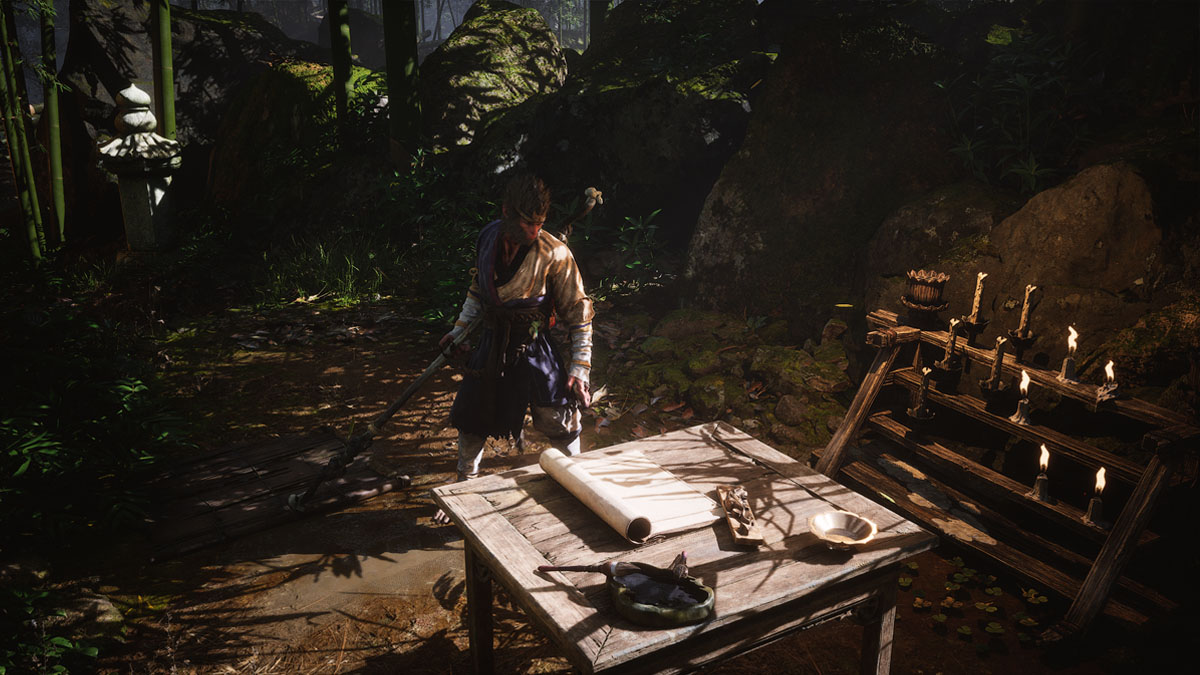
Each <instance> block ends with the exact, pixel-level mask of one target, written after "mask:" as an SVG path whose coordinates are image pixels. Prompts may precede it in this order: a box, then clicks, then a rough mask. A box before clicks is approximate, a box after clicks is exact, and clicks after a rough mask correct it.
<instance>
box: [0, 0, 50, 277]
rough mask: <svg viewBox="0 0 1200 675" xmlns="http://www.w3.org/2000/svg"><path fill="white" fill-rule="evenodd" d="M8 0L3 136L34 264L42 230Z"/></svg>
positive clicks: (1, 13) (3, 2)
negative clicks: (6, 142) (4, 136)
mask: <svg viewBox="0 0 1200 675" xmlns="http://www.w3.org/2000/svg"><path fill="white" fill-rule="evenodd" d="M12 11H13V7H12V0H0V62H2V63H0V66H2V70H3V73H0V82H2V83H3V84H2V85H0V86H2V87H3V88H4V91H3V92H0V93H2V94H3V99H4V107H5V121H6V124H5V133H6V134H7V137H8V148H9V156H10V158H11V160H12V166H13V178H14V180H15V181H16V183H17V186H18V188H17V189H18V194H19V197H20V202H21V210H22V211H23V212H24V215H25V230H26V233H27V234H28V236H29V249H30V253H31V254H32V255H33V259H34V260H35V261H41V260H42V252H43V251H45V250H46V235H45V233H44V232H43V230H42V214H41V208H40V206H39V204H38V198H37V182H36V181H35V180H34V177H33V162H32V160H31V159H30V155H29V138H28V136H27V135H26V127H25V111H24V108H23V106H22V99H21V96H20V93H19V90H18V86H17V77H18V75H20V74H21V71H20V70H19V69H18V68H17V66H18V64H17V62H16V56H17V55H19V54H20V51H19V49H20V48H19V47H18V46H16V45H14V44H13V41H15V39H16V31H15V30H13V26H15V22H14V21H13V14H12Z"/></svg>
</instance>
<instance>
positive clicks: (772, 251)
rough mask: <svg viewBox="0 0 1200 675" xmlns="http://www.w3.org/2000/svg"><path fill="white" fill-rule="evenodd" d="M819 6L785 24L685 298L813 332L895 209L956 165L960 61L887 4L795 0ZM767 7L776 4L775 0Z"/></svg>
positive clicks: (714, 196)
mask: <svg viewBox="0 0 1200 675" xmlns="http://www.w3.org/2000/svg"><path fill="white" fill-rule="evenodd" d="M787 4H796V5H804V6H805V7H806V8H812V10H813V13H814V14H822V15H821V16H811V17H808V18H806V20H804V21H800V22H797V24H796V25H795V26H794V27H793V29H792V30H790V31H787V32H786V38H785V39H786V42H785V43H784V44H783V45H782V48H781V49H780V52H779V54H780V56H779V59H778V60H777V62H776V63H775V64H774V65H773V66H772V70H771V72H770V73H769V74H768V76H767V77H766V78H765V79H764V80H763V83H762V85H761V87H762V91H761V94H759V96H760V98H759V99H758V100H757V101H756V103H755V114H754V116H753V117H752V118H751V120H750V124H749V127H748V129H747V131H746V139H745V141H744V142H743V144H742V146H741V148H740V149H739V150H738V152H737V153H736V154H735V155H734V156H733V157H732V158H731V159H730V161H729V162H728V163H727V164H726V165H725V167H724V169H723V170H722V173H721V175H720V177H719V178H718V180H717V181H716V183H715V184H714V185H713V188H712V190H711V192H710V193H709V194H708V197H707V199H706V200H705V205H704V210H703V212H702V213H701V214H700V217H699V219H698V220H697V222H696V226H695V232H694V234H693V236H692V238H691V240H690V242H691V244H690V248H689V251H688V262H687V267H686V270H685V274H684V281H685V284H686V286H687V289H686V295H685V297H686V299H687V300H689V301H691V302H693V303H694V304H695V305H696V306H698V307H703V308H710V309H721V310H725V311H731V312H736V313H740V312H741V311H742V310H745V311H746V312H747V313H748V314H769V313H771V312H776V311H780V310H782V311H784V312H787V314H788V316H789V319H790V320H791V321H793V322H795V323H797V325H795V326H793V331H794V333H795V334H799V335H805V334H809V335H811V334H815V333H816V332H817V331H818V330H819V329H820V327H821V324H820V323H816V322H817V321H824V320H825V318H826V316H827V314H826V312H827V310H828V308H830V307H832V306H833V305H834V304H836V303H844V302H847V299H848V298H850V297H851V295H850V293H851V291H852V289H853V286H854V283H853V282H854V271H855V266H854V265H852V264H847V261H850V260H854V259H856V258H857V257H858V256H859V254H860V251H861V249H862V247H863V246H864V245H865V244H866V243H867V242H868V241H869V239H870V237H871V235H872V233H873V232H874V231H875V228H877V227H878V225H879V223H880V222H881V221H882V220H883V219H884V218H885V217H887V215H888V213H890V212H891V211H892V210H893V209H894V208H895V207H896V206H898V205H899V204H902V203H904V202H905V201H906V200H908V199H910V198H912V197H913V196H915V195H917V194H920V193H921V192H923V191H925V190H928V189H930V188H932V187H934V186H936V185H940V184H942V183H944V182H946V181H947V180H948V179H949V178H950V177H951V176H952V175H953V172H954V160H953V156H952V155H950V153H949V152H948V149H949V147H950V145H951V143H950V139H949V138H948V137H946V135H945V134H943V133H942V132H941V129H942V128H943V127H944V118H945V99H944V96H943V95H942V94H941V93H940V92H939V91H938V90H937V88H936V87H935V86H934V84H933V83H934V82H935V81H937V80H938V79H940V78H943V77H945V76H947V75H948V74H949V73H950V72H951V71H952V68H953V66H954V62H953V59H951V58H948V57H946V56H945V55H944V53H942V52H941V51H940V50H939V49H938V48H936V47H935V46H933V45H932V44H930V43H929V41H928V38H927V37H925V36H924V35H923V34H922V33H921V31H920V30H919V28H918V27H916V26H913V25H906V24H905V23H904V22H903V21H902V20H900V19H898V18H897V17H895V16H890V15H889V11H890V10H889V9H888V8H886V7H883V6H882V5H881V4H879V3H860V4H859V7H861V8H862V11H861V12H858V13H849V12H843V11H841V8H842V5H841V4H840V3H787ZM764 7H765V5H764Z"/></svg>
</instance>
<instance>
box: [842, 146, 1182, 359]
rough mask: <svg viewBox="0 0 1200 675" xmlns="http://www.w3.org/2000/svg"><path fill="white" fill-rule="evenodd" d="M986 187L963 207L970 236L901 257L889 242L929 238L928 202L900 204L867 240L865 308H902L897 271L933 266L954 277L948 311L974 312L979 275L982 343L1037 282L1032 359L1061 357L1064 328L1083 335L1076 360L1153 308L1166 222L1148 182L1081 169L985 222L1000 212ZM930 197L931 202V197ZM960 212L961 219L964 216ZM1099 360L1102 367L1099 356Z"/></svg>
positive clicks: (1113, 171)
mask: <svg viewBox="0 0 1200 675" xmlns="http://www.w3.org/2000/svg"><path fill="white" fill-rule="evenodd" d="M987 194H988V193H986V192H985V191H976V192H975V197H974V198H973V199H972V200H971V201H970V202H969V203H970V204H971V206H970V207H969V208H967V207H965V206H964V207H963V208H962V213H963V214H966V212H968V211H970V212H972V213H974V214H976V216H975V217H974V218H967V220H966V221H965V222H967V223H973V225H971V226H970V227H969V228H965V229H966V231H968V232H969V234H968V235H967V236H966V237H965V239H964V240H963V241H962V242H957V243H956V242H955V241H950V240H947V239H946V237H945V236H944V235H943V236H942V237H941V238H934V241H935V242H936V241H942V242H944V243H945V244H947V245H944V246H940V247H939V246H933V245H931V246H929V247H928V248H927V249H926V250H924V251H920V250H918V249H913V250H911V251H909V252H908V253H907V257H904V256H901V255H897V251H903V250H904V249H903V248H901V247H892V246H890V245H889V242H891V241H892V240H894V239H899V238H904V236H905V233H911V234H912V236H913V237H916V238H918V239H919V238H921V237H923V236H926V235H925V234H923V233H925V232H927V228H928V227H929V218H928V215H927V214H928V213H930V212H931V211H936V209H935V208H934V206H935V205H934V204H930V203H929V202H930V200H926V201H925V202H924V203H921V202H918V203H917V204H916V205H911V206H906V207H904V208H901V209H899V210H898V211H897V212H896V213H895V214H894V215H893V217H892V218H890V219H889V220H888V226H887V227H886V228H883V229H881V230H880V232H879V233H878V234H877V236H876V241H873V242H872V243H871V246H870V247H869V250H870V251H872V255H871V257H870V258H868V261H867V265H866V266H865V267H866V269H868V270H872V271H873V275H872V276H871V277H870V278H869V279H868V281H867V286H868V293H867V296H866V299H865V301H866V305H867V307H868V308H871V309H874V308H875V307H884V308H888V309H894V310H897V311H900V312H903V311H904V310H903V308H902V307H900V306H899V302H898V298H899V297H900V295H901V294H902V293H903V292H904V277H903V272H904V271H906V270H907V269H911V268H915V267H927V268H933V269H936V270H937V271H940V272H945V273H947V274H949V275H950V281H948V282H947V284H946V289H945V293H944V296H943V297H944V298H945V299H946V300H947V301H949V303H950V308H949V310H948V311H947V312H946V313H945V315H946V318H948V317H950V316H961V315H964V314H967V313H968V312H969V311H970V307H971V301H972V298H973V296H974V291H975V282H976V274H977V273H978V272H984V273H986V274H987V275H988V277H987V278H986V280H985V282H984V294H983V302H982V311H981V314H982V316H983V317H984V318H987V319H990V324H989V325H988V327H987V329H986V331H985V332H984V333H983V334H982V336H981V338H980V342H981V344H982V345H984V346H991V345H992V344H994V339H995V337H996V336H997V335H1001V334H1004V333H1006V332H1007V331H1008V330H1009V329H1013V328H1016V327H1017V323H1018V320H1019V316H1020V314H1021V307H1022V302H1023V299H1024V294H1025V287H1026V285H1028V284H1033V285H1036V286H1037V287H1038V291H1037V292H1035V295H1034V296H1033V297H1034V299H1035V302H1037V303H1038V305H1037V306H1036V307H1035V308H1034V309H1033V312H1032V315H1031V316H1032V319H1031V328H1032V330H1033V331H1034V332H1035V333H1036V334H1037V335H1038V336H1040V337H1039V339H1038V341H1037V342H1036V343H1035V344H1034V347H1033V349H1034V352H1032V356H1033V360H1034V361H1035V362H1039V363H1042V364H1053V363H1057V362H1058V360H1060V359H1061V358H1062V356H1063V355H1064V354H1065V351H1066V338H1067V326H1069V325H1070V326H1074V327H1075V328H1076V330H1078V331H1079V333H1080V335H1081V337H1080V341H1079V351H1080V357H1081V358H1082V357H1084V356H1085V355H1087V354H1090V353H1092V352H1094V351H1095V349H1096V347H1097V345H1098V344H1099V343H1100V342H1102V341H1104V340H1106V339H1107V338H1109V337H1111V336H1112V335H1113V334H1114V332H1115V331H1118V330H1121V329H1122V328H1125V327H1129V326H1133V325H1134V324H1135V323H1136V322H1137V321H1138V319H1139V318H1140V317H1141V316H1142V315H1143V314H1145V313H1146V312H1147V311H1149V310H1150V309H1152V307H1153V305H1152V302H1151V297H1150V296H1151V293H1152V290H1153V289H1152V285H1153V283H1152V282H1153V280H1154V279H1155V278H1157V277H1159V276H1160V270H1161V261H1160V259H1161V253H1160V242H1161V240H1162V229H1161V228H1160V227H1159V225H1158V223H1157V221H1156V219H1155V210H1154V200H1153V199H1152V196H1151V190H1150V188H1149V186H1148V185H1147V183H1146V181H1145V180H1143V178H1142V177H1141V176H1140V175H1139V174H1138V173H1137V171H1135V170H1134V168H1133V167H1132V166H1131V165H1129V164H1125V163H1116V164H1102V165H1097V166H1093V167H1090V168H1088V169H1085V170H1084V171H1082V172H1080V173H1079V174H1078V175H1076V176H1074V177H1073V178H1071V179H1070V180H1068V181H1066V182H1065V183H1063V184H1062V185H1059V186H1057V187H1053V188H1050V189H1048V190H1044V191H1042V192H1040V193H1038V194H1036V195H1034V197H1033V198H1031V199H1030V200H1029V201H1028V202H1027V203H1026V204H1025V205H1024V206H1023V207H1022V208H1021V209H1020V210H1018V211H1017V212H1016V213H1013V214H1012V215H1011V216H1008V217H1007V218H1004V219H1003V220H1002V222H1000V223H998V224H996V225H994V226H991V227H989V222H990V221H991V220H992V219H994V218H996V216H998V215H1000V214H1002V213H1003V211H1004V207H1003V205H1002V204H1003V200H1002V198H1001V202H999V203H998V202H997V201H995V199H994V195H993V196H992V197H989V196H987ZM934 201H935V202H936V200H934ZM964 217H966V216H965V215H964ZM1100 365H1103V363H1101V364H1100Z"/></svg>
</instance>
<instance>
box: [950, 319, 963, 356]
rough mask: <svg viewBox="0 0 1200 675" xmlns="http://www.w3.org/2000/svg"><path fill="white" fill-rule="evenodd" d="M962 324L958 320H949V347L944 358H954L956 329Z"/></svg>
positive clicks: (956, 337) (956, 338)
mask: <svg viewBox="0 0 1200 675" xmlns="http://www.w3.org/2000/svg"><path fill="white" fill-rule="evenodd" d="M961 324H962V322H961V321H959V320H958V319H950V347H949V348H948V349H947V351H946V358H947V359H949V358H950V357H951V356H954V343H956V342H958V327H959V325H961Z"/></svg>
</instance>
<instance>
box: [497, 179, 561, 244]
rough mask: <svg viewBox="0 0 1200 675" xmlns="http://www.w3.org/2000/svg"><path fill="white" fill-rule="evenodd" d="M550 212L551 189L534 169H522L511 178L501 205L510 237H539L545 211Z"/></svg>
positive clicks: (518, 240) (527, 240) (515, 239)
mask: <svg viewBox="0 0 1200 675" xmlns="http://www.w3.org/2000/svg"><path fill="white" fill-rule="evenodd" d="M549 212H550V190H549V189H548V188H547V187H546V184H545V183H543V182H542V179H541V178H538V177H537V176H535V175H533V174H531V173H519V174H517V175H515V176H513V177H512V179H511V180H509V181H508V186H507V187H505V188H504V199H503V201H502V202H501V205H500V213H501V217H502V219H503V221H504V222H503V225H502V226H501V229H502V231H503V232H504V234H505V235H506V236H507V237H508V238H509V240H510V241H513V242H516V243H518V244H521V245H522V246H524V245H526V244H532V243H533V242H534V241H536V240H537V237H538V233H539V232H541V230H542V225H544V224H545V223H546V214H548V213H549Z"/></svg>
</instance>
